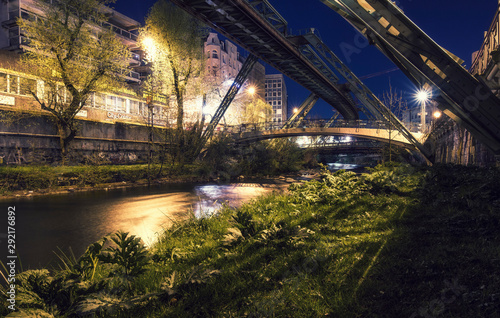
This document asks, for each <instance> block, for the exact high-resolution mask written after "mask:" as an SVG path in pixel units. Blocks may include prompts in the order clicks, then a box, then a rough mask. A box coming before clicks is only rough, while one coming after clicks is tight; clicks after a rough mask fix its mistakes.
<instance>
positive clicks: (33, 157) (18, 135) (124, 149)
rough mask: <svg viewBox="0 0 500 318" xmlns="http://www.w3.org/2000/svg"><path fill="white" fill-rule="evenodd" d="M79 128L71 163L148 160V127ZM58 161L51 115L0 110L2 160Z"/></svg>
mask: <svg viewBox="0 0 500 318" xmlns="http://www.w3.org/2000/svg"><path fill="white" fill-rule="evenodd" d="M77 126H78V133H77V137H76V138H75V139H74V140H73V142H72V143H71V144H70V146H69V153H70V158H69V159H70V162H72V163H84V162H85V161H86V160H88V159H89V158H90V159H91V158H93V160H104V161H107V160H109V161H111V162H112V163H117V164H126V163H137V162H141V161H146V158H147V154H148V138H149V129H148V127H147V126H145V125H138V124H130V123H122V122H115V123H102V122H94V121H88V120H77ZM155 140H159V138H158V137H157V138H155ZM59 160H60V144H59V136H58V135H57V129H56V126H55V125H54V122H53V121H52V120H51V119H50V117H49V116H47V115H34V114H28V113H22V114H20V113H17V112H9V111H2V110H0V161H3V163H6V164H24V163H53V162H57V161H59Z"/></svg>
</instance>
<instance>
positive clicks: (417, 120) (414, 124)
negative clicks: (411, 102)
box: [402, 101, 441, 133]
mask: <svg viewBox="0 0 500 318" xmlns="http://www.w3.org/2000/svg"><path fill="white" fill-rule="evenodd" d="M421 113H422V109H421V105H418V106H415V107H413V108H409V109H406V110H404V111H403V114H402V116H403V123H404V125H405V126H406V127H407V128H408V129H409V130H410V131H411V132H422V127H421V126H422V124H421V123H422V121H421V120H422V119H421ZM437 116H441V112H440V111H439V110H438V108H437V103H435V102H433V101H428V102H426V104H425V126H426V127H425V129H424V131H423V132H424V133H425V132H428V131H430V129H431V128H432V125H433V124H434V123H435V122H436V120H437V118H438V117H437Z"/></svg>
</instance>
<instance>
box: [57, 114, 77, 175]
mask: <svg viewBox="0 0 500 318" xmlns="http://www.w3.org/2000/svg"><path fill="white" fill-rule="evenodd" d="M68 131H69V132H68ZM57 132H58V134H59V145H60V147H61V164H62V165H63V166H65V165H66V164H67V160H68V145H69V144H70V142H71V141H72V140H73V139H75V136H76V131H75V130H74V129H72V128H71V127H69V126H68V125H65V124H64V123H61V122H58V123H57Z"/></svg>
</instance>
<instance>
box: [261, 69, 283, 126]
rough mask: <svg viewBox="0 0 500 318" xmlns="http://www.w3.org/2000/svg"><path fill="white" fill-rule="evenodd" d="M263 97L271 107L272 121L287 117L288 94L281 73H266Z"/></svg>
mask: <svg viewBox="0 0 500 318" xmlns="http://www.w3.org/2000/svg"><path fill="white" fill-rule="evenodd" d="M265 98H266V102H267V103H268V104H269V105H271V107H272V108H273V122H275V123H283V122H285V121H286V120H287V119H288V114H287V108H288V95H287V92H286V84H285V79H284V77H283V74H268V75H266V84H265Z"/></svg>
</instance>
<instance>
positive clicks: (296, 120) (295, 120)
mask: <svg viewBox="0 0 500 318" xmlns="http://www.w3.org/2000/svg"><path fill="white" fill-rule="evenodd" d="M318 99H319V97H318V96H316V95H314V93H313V94H311V95H309V97H307V98H306V100H305V101H304V102H303V103H302V104H301V105H300V107H299V109H298V110H297V112H296V113H295V114H293V115H292V116H290V118H288V120H287V121H286V122H285V123H284V124H283V127H282V129H286V128H296V127H297V126H299V125H300V123H301V122H302V121H303V120H304V118H306V116H307V114H308V113H309V111H310V110H311V109H312V108H313V106H314V104H316V102H317V101H318Z"/></svg>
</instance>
